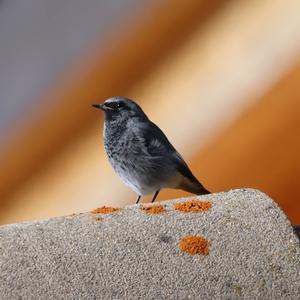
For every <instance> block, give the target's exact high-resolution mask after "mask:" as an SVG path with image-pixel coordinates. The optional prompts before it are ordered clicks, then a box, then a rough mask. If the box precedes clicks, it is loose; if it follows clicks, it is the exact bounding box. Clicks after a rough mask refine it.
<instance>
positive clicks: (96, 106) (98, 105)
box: [92, 103, 112, 111]
mask: <svg viewBox="0 0 300 300" xmlns="http://www.w3.org/2000/svg"><path fill="white" fill-rule="evenodd" d="M92 106H93V107H95V108H97V109H101V110H103V111H106V110H109V109H112V108H110V107H108V106H106V105H105V104H104V103H103V104H93V105H92Z"/></svg>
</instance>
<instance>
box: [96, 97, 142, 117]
mask: <svg viewBox="0 0 300 300" xmlns="http://www.w3.org/2000/svg"><path fill="white" fill-rule="evenodd" d="M93 107H95V108H98V109H101V110H102V111H104V113H105V120H106V121H113V120H120V121H126V120H128V119H131V118H147V117H146V115H145V113H144V112H143V110H142V109H141V108H140V107H139V105H137V104H136V103H135V102H134V101H132V100H130V99H128V98H122V97H113V98H109V99H107V100H105V101H104V103H102V104H93Z"/></svg>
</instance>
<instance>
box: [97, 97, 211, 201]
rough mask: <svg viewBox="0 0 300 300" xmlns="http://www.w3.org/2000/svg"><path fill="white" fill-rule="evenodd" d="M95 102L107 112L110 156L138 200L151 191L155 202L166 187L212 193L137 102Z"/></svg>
mask: <svg viewBox="0 0 300 300" xmlns="http://www.w3.org/2000/svg"><path fill="white" fill-rule="evenodd" d="M92 106H93V107H95V108H97V109H100V110H102V111H103V112H104V128H103V138H104V148H105V151H106V154H107V157H108V160H109V162H110V163H111V165H112V167H113V168H114V170H115V172H116V173H117V174H118V175H119V177H120V178H121V180H122V181H123V182H124V184H125V185H127V186H128V187H129V188H131V189H132V190H133V191H134V192H135V193H136V194H137V199H136V204H137V203H139V201H140V199H141V197H142V196H145V195H150V194H154V196H153V198H152V202H154V201H155V199H156V198H157V196H158V194H159V192H160V191H161V189H163V188H174V189H181V190H184V191H187V192H190V193H193V194H197V195H204V194H209V193H210V192H209V191H208V190H207V189H206V188H205V187H204V186H203V185H202V184H201V183H200V182H199V181H198V180H197V178H196V177H195V176H194V175H193V173H192V172H191V170H190V169H189V167H188V165H187V163H186V162H185V161H184V159H183V157H182V156H181V155H180V154H179V153H178V151H177V150H176V149H175V148H174V146H173V145H172V144H171V142H170V141H169V140H168V138H167V136H166V135H165V134H164V133H163V131H162V130H161V129H160V128H159V127H158V126H157V125H156V124H154V123H153V122H152V121H150V119H149V118H148V117H147V115H146V114H145V113H144V111H143V110H142V108H141V107H140V106H139V105H138V104H137V103H136V102H134V101H133V100H131V99H129V98H124V97H112V98H109V99H107V100H105V101H104V102H103V103H100V104H93V105H92Z"/></svg>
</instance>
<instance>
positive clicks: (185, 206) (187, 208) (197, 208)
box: [174, 200, 212, 213]
mask: <svg viewBox="0 0 300 300" xmlns="http://www.w3.org/2000/svg"><path fill="white" fill-rule="evenodd" d="M211 207H212V204H211V202H207V201H199V200H190V201H186V202H182V203H175V204H174V208H175V209H176V210H179V211H181V212H184V213H188V212H204V211H207V210H209V209H210V208H211Z"/></svg>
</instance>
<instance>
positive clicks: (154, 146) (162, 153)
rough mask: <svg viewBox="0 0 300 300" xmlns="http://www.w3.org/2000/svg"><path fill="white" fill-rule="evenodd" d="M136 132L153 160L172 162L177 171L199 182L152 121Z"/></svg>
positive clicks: (140, 126)
mask: <svg viewBox="0 0 300 300" xmlns="http://www.w3.org/2000/svg"><path fill="white" fill-rule="evenodd" d="M136 130H137V131H138V135H139V136H141V137H142V139H143V141H144V145H145V147H144V149H145V151H147V153H146V155H149V156H151V157H153V158H161V159H164V160H170V162H171V163H174V164H175V166H176V169H177V170H178V172H180V173H181V174H182V175H183V176H185V177H187V178H189V179H190V180H192V181H197V182H198V180H197V179H196V178H195V177H194V175H193V174H192V172H191V170H190V169H189V167H188V165H187V164H186V162H185V161H184V159H183V158H182V156H181V155H180V154H179V153H178V152H177V151H176V149H175V148H174V147H173V145H172V144H171V143H170V141H169V140H168V138H167V137H166V135H165V134H164V133H163V132H162V130H161V129H160V128H159V127H158V126H157V125H155V124H154V123H152V122H151V121H150V122H149V121H148V122H143V123H140V124H139V126H138V127H137V128H136Z"/></svg>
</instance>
